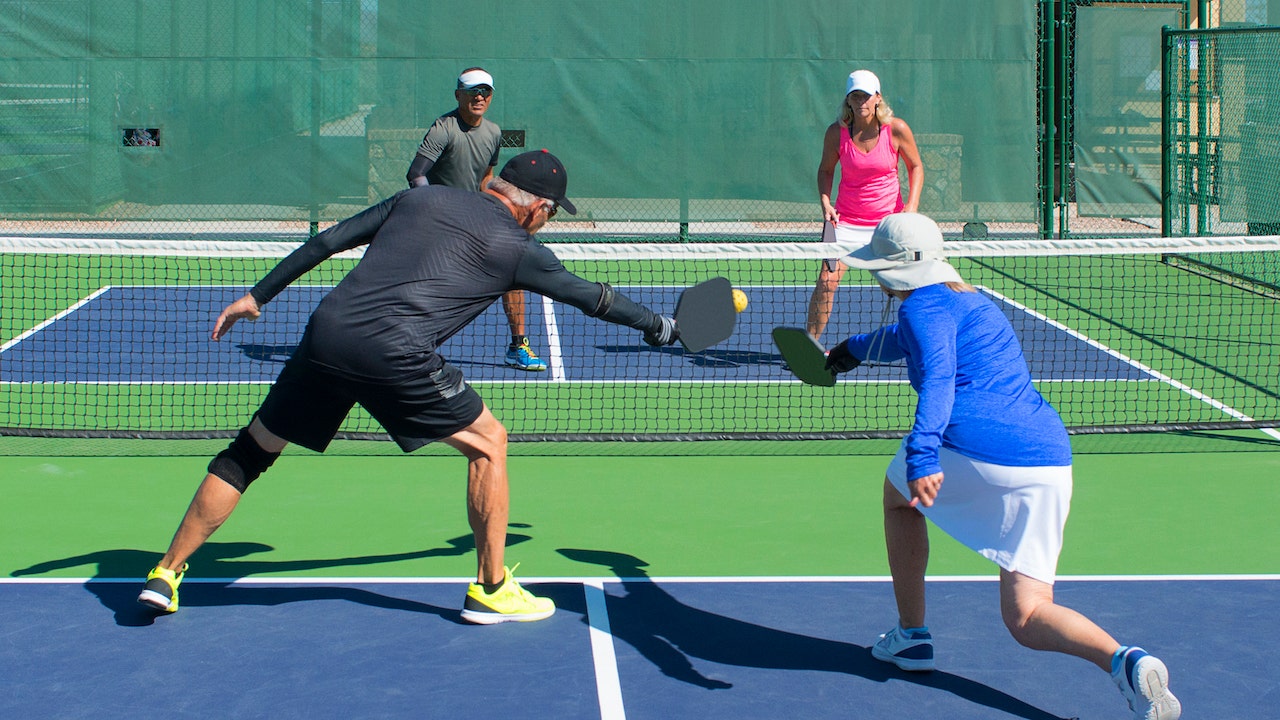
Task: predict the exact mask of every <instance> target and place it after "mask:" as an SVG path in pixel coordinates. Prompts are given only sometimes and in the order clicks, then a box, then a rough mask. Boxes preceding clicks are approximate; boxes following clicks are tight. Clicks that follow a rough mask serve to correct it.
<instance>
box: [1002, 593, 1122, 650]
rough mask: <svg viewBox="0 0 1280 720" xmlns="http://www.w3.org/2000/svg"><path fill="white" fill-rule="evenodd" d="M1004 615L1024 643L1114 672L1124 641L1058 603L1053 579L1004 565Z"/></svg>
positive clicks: (1033, 648)
mask: <svg viewBox="0 0 1280 720" xmlns="http://www.w3.org/2000/svg"><path fill="white" fill-rule="evenodd" d="M1000 615H1001V616H1002V617H1003V618H1004V624H1005V626H1006V627H1008V628H1009V633H1010V634H1012V635H1013V639H1014V640H1017V641H1018V642H1019V643H1021V644H1022V645H1024V646H1026V647H1029V648H1031V649H1032V650H1048V651H1050V652H1060V653H1065V654H1067V655H1074V656H1075V657H1078V658H1083V659H1085V660H1088V661H1089V662H1091V663H1093V664H1094V665H1097V666H1098V667H1100V668H1102V669H1103V670H1106V671H1107V672H1111V656H1112V655H1114V654H1115V652H1116V650H1119V649H1120V643H1118V642H1116V640H1115V638H1113V637H1111V635H1109V634H1107V632H1106V631H1105V630H1103V629H1102V628H1100V627H1098V626H1097V625H1096V624H1094V622H1093V621H1092V620H1090V619H1089V618H1087V617H1085V616H1084V615H1081V614H1080V613H1078V612H1076V611H1075V610H1072V609H1070V608H1066V607H1063V606H1061V605H1056V604H1054V602H1053V586H1052V585H1050V584H1049V583H1046V582H1042V581H1040V580H1036V579H1033V578H1030V577H1027V576H1026V575H1023V574H1022V573H1016V572H1009V571H1008V570H1003V569H1002V570H1001V571H1000Z"/></svg>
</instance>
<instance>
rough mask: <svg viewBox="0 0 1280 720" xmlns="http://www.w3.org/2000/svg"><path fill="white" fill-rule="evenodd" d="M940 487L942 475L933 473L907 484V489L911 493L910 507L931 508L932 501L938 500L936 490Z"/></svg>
mask: <svg viewBox="0 0 1280 720" xmlns="http://www.w3.org/2000/svg"><path fill="white" fill-rule="evenodd" d="M941 487H942V473H934V474H932V475H925V476H924V477H922V478H919V479H917V480H912V481H911V482H909V483H907V489H909V490H910V491H911V502H910V503H908V504H909V505H911V507H916V506H917V505H920V506H923V507H932V506H933V501H934V500H936V499H937V498H938V490H939V489H940V488H941Z"/></svg>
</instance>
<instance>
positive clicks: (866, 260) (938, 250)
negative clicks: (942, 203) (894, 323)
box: [841, 213, 964, 290]
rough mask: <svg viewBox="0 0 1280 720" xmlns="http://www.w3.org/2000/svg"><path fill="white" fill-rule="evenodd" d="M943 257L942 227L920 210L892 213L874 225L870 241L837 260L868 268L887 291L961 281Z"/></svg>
mask: <svg viewBox="0 0 1280 720" xmlns="http://www.w3.org/2000/svg"><path fill="white" fill-rule="evenodd" d="M944 258H946V253H945V252H944V251H943V248H942V230H941V229H940V228H939V227H938V224H937V223H935V222H934V221H933V220H931V219H930V218H928V217H927V216H925V215H921V214H920V213H894V214H893V215H889V216H888V217H886V218H885V219H883V220H881V221H880V224H879V225H876V229H875V231H874V232H873V233H871V242H869V243H867V244H866V245H863V246H862V247H860V248H858V249H857V250H855V251H853V252H852V253H849V254H848V255H846V256H845V257H843V258H841V262H843V263H844V264H845V265H848V266H849V267H856V268H862V269H863V270H870V271H871V273H872V274H873V275H875V277H876V280H879V281H880V284H882V285H884V286H885V287H887V288H889V289H890V290H915V289H916V288H922V287H925V286H927V285H937V284H938V283H944V282H964V280H962V279H961V278H960V273H958V272H956V269H955V268H953V267H951V263H948V262H947V261H946V260H945V259H944Z"/></svg>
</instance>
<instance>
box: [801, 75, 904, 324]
mask: <svg viewBox="0 0 1280 720" xmlns="http://www.w3.org/2000/svg"><path fill="white" fill-rule="evenodd" d="M899 159H901V161H902V163H903V164H905V165H906V166H907V198H906V200H905V201H904V200H903V198H902V193H901V191H900V190H899V181H898V161H899ZM836 165H839V166H840V185H839V192H838V194H837V195H836V201H835V204H834V205H832V203H831V187H832V185H833V183H834V181H835V171H836ZM923 188H924V165H923V164H921V162H920V150H919V149H918V148H917V147H916V139H915V136H914V135H912V133H911V128H910V127H908V126H907V123H906V121H904V120H903V119H901V118H898V117H894V115H893V110H892V109H890V108H889V104H888V103H887V102H885V100H884V98H883V97H882V96H881V95H880V79H879V78H877V77H876V76H875V74H874V73H872V72H871V71H870V70H855V71H854V72H852V73H849V79H848V81H847V82H846V84H845V95H844V101H843V102H842V103H841V105H840V119H839V120H837V121H836V122H833V123H831V125H829V126H827V133H826V136H825V137H824V138H823V141H822V160H821V161H820V162H819V163H818V198H819V200H820V201H821V203H822V218H823V220H824V221H826V222H829V223H831V224H832V225H835V226H836V228H837V232H838V233H839V234H841V235H844V236H845V238H846V239H847V238H848V236H850V235H854V236H858V237H861V239H863V240H864V241H866V242H870V240H871V230H872V229H874V228H875V226H876V224H877V223H879V222H880V221H881V220H882V219H884V217H885V216H886V215H890V214H892V213H896V212H916V211H917V210H918V209H919V204H920V192H921V190H922V189H923ZM844 271H845V266H844V265H843V264H842V263H840V262H839V261H838V260H834V259H833V260H827V261H824V262H823V263H822V268H821V269H820V270H819V271H818V282H817V284H816V285H815V286H814V288H813V295H812V296H811V297H810V298H809V316H808V320H807V323H806V329H807V330H808V331H809V334H810V335H812V336H813V337H814V338H821V337H822V333H823V331H824V330H826V328H827V321H828V320H829V319H830V318H831V306H832V304H833V303H834V302H835V294H836V287H837V286H838V285H839V284H840V278H842V277H843V276H844Z"/></svg>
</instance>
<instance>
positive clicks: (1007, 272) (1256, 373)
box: [0, 236, 1280, 442]
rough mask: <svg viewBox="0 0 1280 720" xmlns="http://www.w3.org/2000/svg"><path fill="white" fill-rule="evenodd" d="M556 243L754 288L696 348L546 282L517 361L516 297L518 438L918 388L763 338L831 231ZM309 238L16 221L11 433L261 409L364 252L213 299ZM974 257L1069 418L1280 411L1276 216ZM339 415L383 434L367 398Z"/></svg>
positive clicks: (1119, 427)
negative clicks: (285, 285) (818, 380)
mask: <svg viewBox="0 0 1280 720" xmlns="http://www.w3.org/2000/svg"><path fill="white" fill-rule="evenodd" d="M619 240H620V241H617V242H550V241H549V242H548V244H549V245H550V246H551V247H552V248H553V249H554V250H555V252H556V253H557V255H559V256H560V257H561V259H562V260H563V261H564V262H565V264H566V266H567V267H569V269H570V270H572V271H574V272H576V273H578V274H580V275H583V276H584V277H587V278H589V279H593V280H601V281H607V282H609V283H611V284H612V285H613V286H614V287H615V288H618V289H620V290H622V291H623V292H625V293H627V294H628V295H629V296H632V297H633V298H635V299H637V300H639V301H641V302H644V303H646V304H648V305H649V306H650V307H653V308H654V309H655V310H657V311H659V312H663V313H671V312H673V311H674V308H675V301H676V298H677V297H678V294H679V291H680V290H681V289H683V288H684V287H686V286H689V285H692V284H694V283H696V282H698V281H701V280H704V279H706V278H709V277H714V276H724V277H727V278H729V279H730V280H731V281H732V282H733V284H734V285H735V287H738V288H741V289H742V290H743V291H744V292H746V294H747V296H748V298H749V300H750V304H749V306H748V307H747V309H746V311H745V312H743V313H742V314H741V315H739V317H738V327H737V331H736V333H735V335H734V337H733V338H731V339H730V340H729V341H727V342H725V343H722V344H721V345H718V346H716V347H713V348H710V349H708V350H706V351H704V352H701V353H686V352H684V351H683V350H681V349H680V347H679V345H676V346H673V347H665V348H652V347H649V346H647V345H645V344H644V343H643V342H642V341H641V338H640V333H639V332H636V331H634V330H630V329H628V328H622V327H617V326H612V325H609V324H607V323H603V322H601V321H599V320H594V319H591V318H588V317H586V316H585V315H583V314H582V313H580V312H578V311H577V310H575V309H573V308H569V307H567V306H563V305H559V304H557V303H550V302H549V301H544V300H543V299H542V298H540V297H538V296H530V297H529V303H528V304H529V316H528V319H527V321H528V324H529V328H530V329H529V336H530V340H531V342H532V344H533V347H534V348H535V351H536V352H537V353H538V354H539V355H540V356H541V357H542V358H543V359H544V360H547V361H548V363H549V365H550V369H549V370H548V371H547V372H544V373H525V372H521V371H518V370H515V369H512V368H509V367H506V366H505V365H504V364H503V362H502V356H503V353H504V352H505V350H506V344H507V342H508V340H509V333H508V331H507V326H506V320H505V317H504V316H503V315H502V312H501V304H500V303H497V304H495V305H494V306H493V307H492V308H490V310H489V311H488V312H486V313H485V314H484V315H482V316H481V317H480V318H479V319H478V320H477V321H476V323H475V324H474V325H473V326H472V327H471V328H469V329H467V330H466V331H464V332H463V333H460V334H459V335H458V336H456V337H454V338H452V339H450V340H449V341H448V342H446V343H445V344H444V345H443V347H442V352H443V354H444V355H445V356H446V357H447V358H448V359H449V360H450V362H452V363H453V364H455V365H457V366H458V367H459V368H461V369H462V371H463V373H464V374H465V375H466V376H467V378H468V380H469V381H470V382H471V383H472V385H473V386H475V387H476V389H477V390H478V391H479V392H480V394H481V396H482V397H484V399H485V401H486V403H487V404H488V405H489V406H490V408H492V409H493V411H494V413H495V414H496V415H497V416H498V418H499V419H501V420H502V421H503V423H504V424H505V425H506V426H507V428H508V430H509V432H510V434H511V439H512V440H513V441H515V442H521V441H590V440H609V441H613V440H638V441H643V440H733V439H762V440H787V439H796V440H804V439H846V438H848V439H853V438H872V437H895V436H899V435H901V434H903V433H904V432H905V431H906V430H907V429H908V428H909V427H910V425H911V421H912V413H913V411H914V402H915V396H914V393H913V392H912V391H911V389H910V386H909V384H908V382H907V376H906V371H905V368H904V367H903V366H901V365H888V366H884V367H863V368H858V369H857V370H855V371H853V372H852V373H849V374H847V375H843V376H841V380H840V382H839V383H838V384H837V385H836V387H834V388H817V387H812V386H808V385H803V384H801V383H800V382H799V381H797V380H796V379H795V378H794V377H793V376H791V374H790V373H789V372H788V370H787V369H786V367H785V366H784V365H783V363H782V359H781V358H780V357H779V355H778V353H777V350H776V348H774V347H773V345H772V342H771V340H770V331H771V330H772V328H773V327H775V326H778V325H792V326H800V327H804V325H805V321H806V314H807V307H808V304H809V299H810V294H811V291H812V289H813V284H814V281H815V279H816V276H817V270H818V265H819V262H820V261H821V260H822V259H823V258H826V257H829V256H831V255H833V254H836V249H835V248H834V247H833V246H831V245H824V244H821V243H814V242H788V241H777V242H772V241H771V242H725V243H719V242H685V243H663V242H635V241H627V240H634V239H627V238H622V239H619ZM296 246H297V243H296V242H254V241H202V240H144V239H119V238H71V237H62V238H56V237H49V238H32V237H11V238H0V274H2V276H3V278H4V281H3V285H2V286H0V293H2V295H0V301H2V302H3V313H2V315H3V325H2V327H0V390H2V392H0V435H21V436H35V437H73V438H77V437H89V438H93V437H102V438H112V437H127V438H160V439H163V438H216V437H226V436H229V435H231V434H233V433H234V431H235V430H237V429H238V428H240V427H241V426H243V425H244V424H245V423H246V422H247V421H248V419H249V418H250V417H251V416H252V414H253V412H254V410H255V409H256V408H257V406H258V404H259V403H260V401H261V399H262V398H263V397H264V395H265V393H266V392H267V390H268V389H269V387H270V383H271V381H272V379H273V378H274V377H275V375H276V374H277V373H278V372H279V369H280V367H281V366H282V363H283V362H284V360H285V359H287V357H288V356H289V354H290V353H291V352H292V350H293V348H294V346H295V345H296V343H297V341H298V339H299V337H300V335H301V332H302V329H303V327H304V326H305V322H306V319H307V316H308V314H309V313H310V311H311V309H312V308H314V306H315V304H316V303H317V302H319V300H320V299H321V298H322V297H323V296H324V294H325V292H327V290H328V288H331V287H332V286H333V285H334V284H336V283H337V282H338V281H339V280H340V279H341V278H342V276H343V274H344V273H345V272H346V271H347V270H349V269H350V268H351V267H352V266H353V264H354V263H355V262H357V259H358V257H359V253H358V252H352V253H346V254H343V255H341V256H337V257H334V258H332V259H330V260H329V261H326V262H325V263H323V264H322V265H320V266H319V267H318V268H316V269H315V270H313V271H312V272H311V273H309V274H308V275H306V276H304V277H303V278H301V279H300V280H299V281H298V282H297V283H295V285H294V286H293V287H291V288H290V289H289V290H288V291H286V292H285V293H283V294H282V295H281V296H280V297H278V298H277V299H276V300H275V301H273V302H272V303H270V304H269V305H268V306H267V307H266V308H265V312H264V315H263V318H262V319H261V320H259V321H257V322H254V323H249V322H242V323H240V324H237V325H236V327H235V328H234V329H233V330H232V333H231V335H230V336H229V337H228V338H225V339H224V340H223V341H222V342H221V343H214V342H212V341H210V340H209V339H208V335H209V331H210V330H211V328H212V324H213V320H214V318H215V317H216V316H217V313H218V312H219V311H220V310H221V309H222V307H224V306H225V305H226V304H227V303H229V302H230V301H232V300H234V299H236V298H237V297H239V296H240V295H242V294H243V293H244V292H245V291H246V290H247V288H248V287H249V286H251V285H252V284H253V283H254V282H256V281H257V280H258V279H259V278H260V277H261V276H262V275H264V274H265V273H266V272H267V271H268V270H269V269H270V268H271V267H272V266H273V265H274V264H275V263H276V262H277V261H278V260H279V259H280V258H281V257H283V256H284V255H285V254H287V253H288V252H289V251H291V250H292V249H293V248H295V247H296ZM947 248H948V253H949V254H950V255H951V257H952V262H953V264H954V265H955V266H956V267H957V269H958V270H959V271H960V273H961V275H962V276H963V277H964V278H965V279H966V280H967V281H968V282H970V283H972V284H973V285H976V286H978V287H979V288H980V289H981V290H982V291H983V292H985V293H987V294H988V295H989V296H991V297H992V298H993V299H994V300H995V301H996V302H997V303H999V304H1000V306H1001V307H1002V309H1003V310H1004V311H1005V313H1006V314H1007V315H1008V316H1009V317H1010V320H1011V322H1012V323H1013V324H1014V327H1015V330H1016V331H1017V332H1018V334H1019V336H1020V338H1021V341H1022V344H1023V349H1024V352H1025V354H1026V356H1027V360H1028V365H1029V367H1030V369H1031V372H1032V377H1033V379H1034V380H1035V383H1036V386H1037V388H1038V389H1039V390H1040V392H1041V393H1043V394H1044V395H1045V397H1046V398H1048V400H1049V401H1050V402H1051V403H1053V405H1054V406H1055V407H1056V408H1057V409H1058V411H1059V413H1060V414H1061V415H1062V418H1063V420H1064V421H1065V422H1066V423H1067V425H1068V427H1069V428H1070V429H1071V431H1072V432H1074V433H1095V432H1133V431H1141V430H1161V429H1221V428H1241V427H1271V426H1277V425H1280V374H1277V373H1276V370H1275V367H1276V366H1275V358H1276V356H1277V349H1278V348H1277V344H1278V343H1280V312H1278V311H1277V302H1278V299H1280V237H1278V236H1261V237H1250V236H1239V237H1203V238H1100V239H1099V238H1093V239H1071V240H980V241H963V240H960V239H957V238H948V242H947ZM887 302H888V300H887V298H886V297H885V296H884V295H883V293H881V292H880V290H879V288H878V287H876V286H875V283H874V281H873V280H872V278H871V276H870V275H869V274H868V273H865V272H862V271H858V270H849V271H848V272H847V273H846V275H845V277H844V281H843V283H842V285H841V287H840V290H839V292H838V294H837V298H836V301H835V306H834V312H833V313H832V319H831V322H830V324H829V325H828V329H827V331H826V333H825V334H824V336H823V337H822V341H823V342H824V343H825V344H826V345H827V346H830V345H831V344H833V343H835V342H837V341H839V340H840V339H843V338H844V337H847V336H848V335H849V334H852V333H854V332H862V331H867V330H871V329H874V328H875V327H878V326H879V325H880V324H881V323H882V322H883V321H884V319H885V318H886V317H891V316H892V312H893V310H894V309H895V308H896V306H890V307H888V308H886V303H887ZM340 437H342V438H347V439H356V440H366V439H367V440H379V439H383V438H385V436H384V435H383V433H382V431H381V429H380V428H379V427H378V426H377V424H376V423H375V422H374V421H373V420H372V419H371V418H369V417H368V416H367V415H366V414H365V413H364V412H363V411H362V410H360V409H359V408H357V409H356V410H355V411H354V412H353V413H352V414H351V416H350V417H349V418H348V421H347V423H346V424H345V425H344V426H343V428H342V431H341V433H340Z"/></svg>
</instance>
